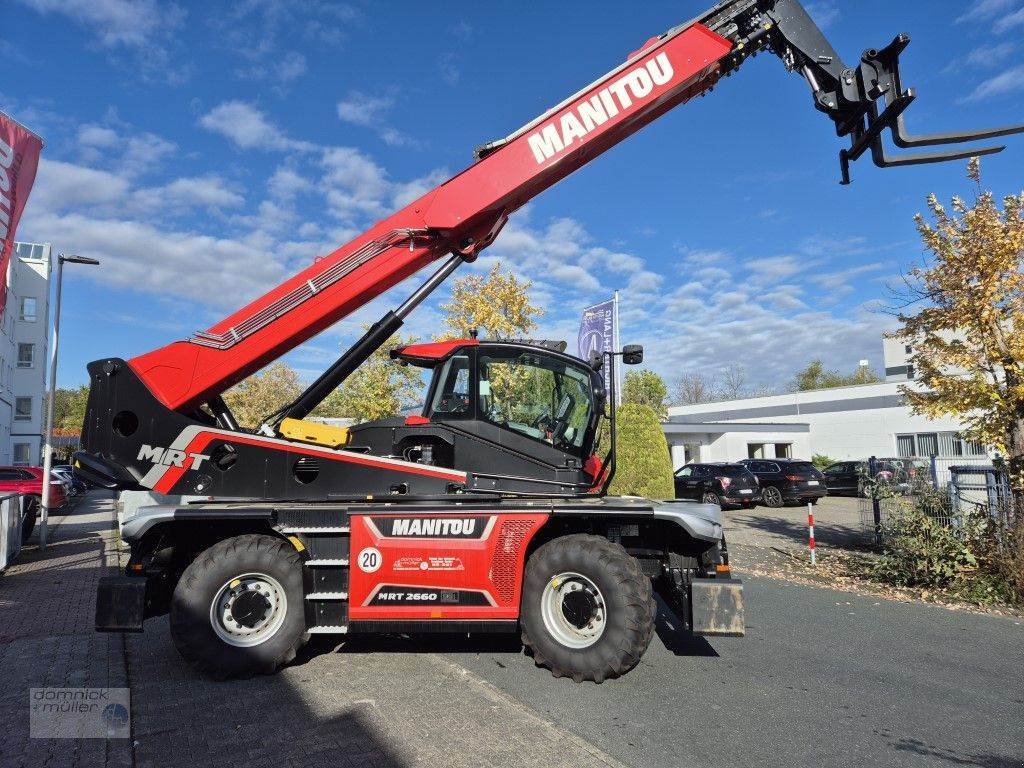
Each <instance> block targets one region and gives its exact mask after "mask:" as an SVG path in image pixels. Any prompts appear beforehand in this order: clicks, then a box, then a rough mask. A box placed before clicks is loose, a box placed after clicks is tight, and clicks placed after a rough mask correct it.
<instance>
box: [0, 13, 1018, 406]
mask: <svg viewBox="0 0 1024 768" xmlns="http://www.w3.org/2000/svg"><path fill="white" fill-rule="evenodd" d="M709 2H710V0H709ZM809 5H810V7H811V11H812V13H813V14H814V15H815V17H816V18H817V19H818V20H819V22H820V23H821V24H822V25H823V26H824V27H825V29H826V31H827V33H828V34H829V35H830V37H831V38H832V39H833V42H834V44H835V46H836V48H837V49H838V50H839V51H840V52H841V54H842V55H843V56H844V58H846V60H847V61H848V62H852V61H856V59H857V57H858V56H859V53H860V51H862V50H863V49H864V48H867V47H876V46H881V45H884V44H885V43H887V42H888V41H889V40H890V39H891V38H892V36H893V35H895V34H896V33H897V32H901V31H906V32H909V33H910V34H911V36H912V37H913V40H914V42H913V44H912V45H911V47H910V49H909V50H908V52H907V54H906V56H905V60H906V64H905V73H906V82H907V84H908V85H913V86H915V87H916V88H917V89H918V91H919V94H920V98H919V101H918V103H917V104H915V105H914V107H913V109H912V112H911V113H910V114H909V121H910V122H911V128H912V129H914V130H917V131H919V132H925V131H938V130H945V129H962V128H972V127H981V126H987V125H995V124H1003V123H1011V122H1022V121H1024V105H1022V101H1024V100H1022V94H1024V44H1022V43H1021V42H1020V40H1021V32H1022V31H1024V0H973V1H969V0H956V1H954V0H933V1H931V2H925V1H924V0H906V1H905V2H900V3H892V2H889V1H883V0H858V2H852V1H847V2H843V1H840V0H834V1H833V2H828V1H825V2H815V3H811V4H809ZM702 10H703V6H701V5H698V4H696V3H692V2H679V1H678V0H676V1H675V2H645V3H624V2H615V3H601V2H592V1H588V2H569V1H565V2H559V3H541V2H537V3H529V4H527V3H522V4H511V3H506V4H493V3H492V4H487V3H472V4H470V3H443V2H438V3H412V2H401V3H394V4H391V5H387V4H385V3H369V2H366V3H362V2H352V3H334V2H325V1H314V2H307V3H292V2H288V1H287V0H242V1H241V2H207V3H189V2H176V3H170V2H163V1H162V0H0V19H2V23H0V57H2V58H3V60H4V61H5V65H6V73H7V74H6V76H5V77H4V78H3V81H2V82H0V108H2V109H4V110H5V111H8V112H10V113H11V114H13V115H14V116H15V117H17V118H19V119H21V120H22V121H23V122H25V123H26V124H27V125H28V126H29V127H31V128H33V129H34V130H36V131H37V132H39V133H40V134H42V135H43V136H44V137H45V138H46V140H47V145H46V147H45V149H44V154H43V158H44V159H43V162H42V165H41V168H40V172H39V176H38V178H37V181H36V187H35V190H34V192H33V194H32V197H31V198H30V200H29V203H28V208H27V210H26V213H25V218H24V219H23V223H22V226H21V228H20V230H19V233H18V234H19V239H24V240H35V241H52V242H53V243H54V245H55V247H56V248H58V249H62V250H65V251H67V252H76V253H80V254H83V255H89V256H94V257H96V258H98V259H100V260H102V262H103V265H102V267H99V268H75V269H73V270H69V271H68V273H67V276H66V283H65V314H64V323H65V324H64V331H63V333H64V336H63V337H62V347H61V353H62V354H61V357H62V359H61V369H60V377H59V379H60V383H61V384H62V385H66V386H67V385H75V384H79V383H84V382H85V381H86V375H85V364H86V363H87V362H88V361H90V360H93V359H96V358H99V357H103V356H107V355H117V356H121V357H129V356H133V355H136V354H139V353H141V352H144V351H147V350H149V349H152V348H155V347H158V346H161V345H163V344H165V343H167V342H169V341H172V340H175V339H179V338H184V337H185V336H187V335H189V334H190V333H192V332H193V331H195V330H201V329H205V328H207V327H209V325H211V324H212V323H213V322H215V321H216V320H218V319H220V318H221V317H223V316H224V315H226V314H228V313H229V312H230V311H232V310H234V309H235V308H237V307H239V306H241V305H242V304H244V303H245V302H246V301H248V300H249V299H251V298H253V297H254V296H256V295H259V294H260V293H262V292H263V291H265V290H267V289H269V288H271V287H272V286H274V285H275V284H277V283H278V282H279V281H280V280H282V279H283V278H285V277H286V276H287V275H289V274H291V273H292V272H294V271H297V270H298V269H299V268H300V267H302V266H304V265H305V264H307V263H309V261H310V260H311V259H312V258H313V257H315V256H317V255H319V254H325V253H328V252H330V251H331V250H333V249H334V248H335V247H337V246H338V245H340V244H342V243H344V242H346V241H347V240H349V239H350V238H351V237H352V236H354V235H355V234H357V233H358V232H360V231H362V230H363V229H365V228H366V227H367V226H368V225H369V224H370V223H372V222H373V221H375V220H377V219H379V218H380V217H382V216H383V215H385V214H386V213H388V212H389V211H390V210H392V209H393V208H395V207H396V206H397V205H399V204H402V203H403V201H408V200H410V199H411V198H412V197H413V196H415V195H416V194H417V193H419V192H422V191H425V190H426V189H429V188H430V187H431V186H433V185H434V184H436V183H438V182H439V181H441V180H443V179H444V178H446V177H447V176H448V175H450V174H453V173H455V172H456V171H458V170H459V169H461V168H462V167H464V166H465V165H467V164H468V163H469V162H470V161H471V158H472V150H473V148H474V147H475V146H477V145H479V144H482V143H484V142H486V141H490V140H493V139H496V138H499V137H502V136H505V135H507V134H508V133H510V132H512V131H513V130H515V129H516V128H518V127H519V126H520V125H522V124H524V123H526V122H528V121H529V120H531V119H532V118H533V117H535V116H536V115H538V114H540V113H541V112H543V111H544V110H546V109H547V108H548V107H550V106H552V105H553V104H555V103H557V102H559V101H561V100H562V99H563V98H565V97H566V96H567V95H569V94H571V93H573V92H575V91H576V90H577V89H578V88H579V87H581V86H582V85H585V84H586V83H588V82H590V81H592V80H593V79H595V78H596V77H597V76H598V75H600V74H602V73H604V72H605V71H607V70H610V69H612V68H613V67H615V66H616V65H617V64H618V63H620V62H621V61H622V60H623V58H624V57H625V56H626V55H627V54H628V53H629V52H630V51H632V50H635V49H636V48H637V47H638V46H639V45H640V44H641V43H642V42H643V41H645V40H646V39H648V38H649V37H651V36H652V35H655V34H657V33H660V32H662V31H664V30H666V29H668V28H669V27H671V26H674V25H675V24H678V23H680V22H682V21H685V20H686V19H687V18H689V17H691V16H693V15H696V14H697V13H698V12H700V11H702ZM1010 144H1011V146H1010V148H1009V149H1008V150H1007V152H1005V153H1004V154H1003V155H1000V156H997V157H996V158H991V159H988V160H987V161H986V162H985V164H984V169H985V177H986V184H987V186H989V187H991V188H993V189H994V190H995V191H996V192H997V193H1000V194H1003V193H1011V192H1019V191H1020V189H1021V185H1022V178H1021V176H1022V174H1021V170H1022V168H1024V141H1021V140H1018V141H1016V142H1014V141H1013V140H1012V139H1011V141H1010ZM840 146H841V144H840V142H839V141H838V140H837V139H836V138H835V136H834V131H833V128H832V125H831V123H830V122H829V121H828V120H827V119H826V118H824V116H821V115H819V114H818V113H817V112H815V111H814V109H813V108H812V106H811V103H810V97H809V92H808V89H807V87H806V85H805V83H804V82H803V80H802V79H801V78H799V77H796V76H794V75H790V74H787V73H786V71H785V70H784V69H783V67H782V65H781V62H779V61H778V60H777V59H776V58H774V57H772V56H768V55H765V56H761V57H759V58H757V59H756V60H754V61H753V62H750V63H748V64H747V65H746V66H745V68H744V69H743V70H742V71H741V72H740V73H739V75H738V76H736V77H734V78H732V79H730V80H727V81H725V82H724V83H723V84H722V85H721V86H720V87H719V88H717V89H716V90H715V92H714V93H713V94H712V95H711V96H710V97H708V98H705V99H701V100H698V101H696V102H694V103H691V104H689V105H684V106H683V107H681V108H679V109H677V110H675V111H674V112H673V113H671V114H669V115H667V116H665V117H663V118H662V119H660V120H659V121H657V122H656V123H655V124H653V125H651V126H650V127H648V128H647V129H645V130H644V131H642V132H641V133H640V134H638V135H636V136H634V137H632V138H631V139H629V140H627V141H626V142H625V143H623V144H622V145H620V146H619V147H617V148H616V149H614V150H612V151H611V152H609V153H608V154H606V155H605V156H603V157H601V158H599V159H597V160H596V161H595V162H593V163H591V165H590V166H588V167H587V168H585V169H583V170H582V171H580V172H579V173H577V174H576V175H575V176H573V177H570V178H569V179H567V180H566V181H564V182H562V183H561V184H560V185H558V186H556V187H555V188H553V189H551V190H549V191H548V192H546V193H545V194H543V195H542V196H541V197H540V198H538V199H537V200H535V201H534V202H533V203H532V204H530V205H529V206H528V207H527V208H526V209H524V210H522V211H521V212H519V213H518V214H517V215H516V216H515V217H514V218H513V220H512V222H510V224H509V226H508V228H507V229H506V231H505V232H504V233H503V235H502V237H501V238H500V239H499V241H498V243H496V244H495V245H494V246H493V247H492V248H491V249H490V250H489V251H488V252H487V254H486V255H487V258H484V259H481V260H480V262H478V264H477V265H476V266H475V268H477V269H485V268H487V267H488V266H489V265H490V263H492V262H493V260H494V259H498V258H500V259H501V260H502V261H503V262H504V263H505V264H507V265H508V266H509V267H511V268H513V269H514V270H515V271H516V272H517V273H519V274H520V275H521V276H523V277H525V278H529V279H531V280H533V282H534V288H533V295H534V298H535V300H536V301H537V302H538V303H541V304H542V305H543V306H545V307H546V309H547V315H546V316H545V317H544V319H543V321H542V329H541V330H542V332H543V334H544V335H546V336H548V337H552V338H574V336H575V333H576V328H577V326H578V316H579V312H580V310H581V309H582V308H583V307H584V306H586V305H587V304H589V303H593V302H596V301H599V300H602V299H604V298H605V297H607V296H608V295H610V294H611V292H612V291H613V290H614V289H619V290H621V291H622V301H623V304H622V319H623V326H624V327H623V336H624V338H625V340H628V341H636V342H641V343H643V344H645V345H646V347H647V350H648V353H647V360H648V364H649V365H650V367H652V368H654V369H655V370H657V371H658V372H660V373H662V374H663V375H664V376H665V377H666V378H667V379H669V380H672V379H676V378H678V377H679V376H680V375H681V374H683V373H686V372H690V371H694V370H699V371H703V372H705V373H707V374H709V375H712V376H713V375H715V373H716V372H717V371H718V370H720V369H721V368H722V367H724V366H726V365H729V364H732V363H736V362H739V363H743V364H745V365H746V367H747V370H748V375H749V378H750V381H751V384H753V385H764V386H775V387H778V386H782V385H784V384H785V382H786V381H788V380H789V379H790V378H791V376H792V373H793V372H794V371H795V370H796V369H798V368H800V367H802V366H803V365H804V364H805V363H806V362H808V361H809V360H811V359H813V358H815V357H820V358H822V359H823V360H825V361H826V363H827V364H829V365H831V366H835V367H840V368H846V369H852V368H853V367H855V366H856V364H857V362H858V360H860V359H862V358H867V359H869V360H871V362H872V364H874V365H875V366H876V367H877V366H880V364H881V360H880V357H881V342H880V338H879V337H880V334H881V332H882V331H883V330H884V329H885V328H887V327H891V325H892V322H893V321H892V319H891V317H890V316H889V315H887V314H886V313H885V312H884V311H880V310H881V308H884V307H885V306H887V305H889V304H890V303H891V292H890V287H891V286H892V285H894V284H895V283H896V282H898V278H899V275H900V274H901V272H903V271H904V270H906V269H907V268H908V267H909V266H911V265H912V264H914V263H915V262H917V261H919V260H920V259H921V257H922V252H921V248H920V245H919V242H918V240H917V236H916V232H915V230H914V224H913V219H912V217H913V215H914V213H916V212H918V211H921V210H922V209H923V208H924V198H925V196H926V195H927V194H928V193H929V192H932V191H934V192H936V193H938V194H939V195H940V197H944V198H946V197H949V196H950V195H951V194H954V193H957V192H960V193H962V194H969V192H970V186H969V184H968V183H967V181H966V179H965V176H964V167H963V164H947V165H944V166H930V167H927V166H926V167H920V168H913V169H896V170H890V171H885V172H883V171H880V170H878V169H875V168H874V167H873V166H871V165H870V164H869V163H867V162H862V163H859V164H858V165H857V166H856V167H855V169H854V175H855V183H854V185H853V186H852V187H840V186H839V185H838V183H837V181H838V164H837V161H836V156H837V153H838V150H839V149H840ZM411 287H412V284H411V283H407V284H406V285H404V286H400V287H399V288H397V289H396V292H395V294H394V295H392V296H385V297H382V298H380V299H378V300H376V301H374V302H373V303H372V304H371V305H369V306H368V307H367V308H365V309H364V310H363V311H361V312H359V313H358V314H357V315H355V316H353V317H351V318H349V319H347V320H345V321H343V322H342V323H340V324H339V325H338V326H336V327H335V328H333V329H331V330H329V331H327V332H325V333H324V334H322V335H321V336H319V337H318V338H316V339H314V340H313V341H312V342H310V343H309V344H307V345H305V346H303V347H302V348H300V349H298V350H296V351H295V352H293V353H292V354H290V355H289V356H288V357H287V358H286V359H287V361H288V362H289V363H291V364H292V365H293V366H294V367H296V368H297V369H298V370H299V371H300V372H301V373H302V375H304V376H305V377H307V378H312V377H313V376H315V375H316V374H317V373H319V371H320V370H322V369H323V368H324V367H326V365H328V364H329V362H330V361H331V360H332V359H333V358H334V357H335V356H336V355H337V354H338V350H339V344H344V342H345V341H346V340H351V339H352V338H353V336H354V334H356V333H357V332H358V330H359V326H360V323H365V322H368V321H371V320H374V319H376V317H377V316H379V315H380V314H381V313H382V312H383V311H384V310H385V309H386V308H388V307H391V306H393V305H394V304H396V303H397V302H398V301H400V300H401V298H403V297H404V296H405V295H406V294H407V293H408V291H409V290H410V289H411ZM445 298H446V295H445V291H443V290H442V291H440V292H439V293H438V295H437V297H436V302H434V303H432V304H429V305H425V306H424V307H423V308H421V310H419V311H418V313H417V314H416V315H414V316H413V317H412V318H411V321H410V323H409V324H408V327H409V329H410V330H412V331H413V332H415V333H417V334H419V335H421V336H424V337H425V336H429V335H430V334H431V333H433V332H436V331H437V330H438V329H439V328H440V315H439V313H438V311H437V303H441V302H443V301H444V300H445Z"/></svg>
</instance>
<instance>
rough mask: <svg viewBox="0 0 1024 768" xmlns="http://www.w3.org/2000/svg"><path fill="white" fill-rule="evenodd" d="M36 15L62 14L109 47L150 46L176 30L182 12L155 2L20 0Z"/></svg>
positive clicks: (122, 0) (148, 0)
mask: <svg viewBox="0 0 1024 768" xmlns="http://www.w3.org/2000/svg"><path fill="white" fill-rule="evenodd" d="M20 1H21V2H22V3H23V4H25V5H27V6H28V7H29V8H32V9H34V10H36V11H38V12H39V13H43V14H50V13H56V14H63V15H64V16H67V17H68V18H70V19H71V20H73V21H75V22H76V23H78V24H81V25H82V26H84V27H88V28H89V29H90V30H92V31H93V32H94V33H95V34H96V36H97V37H98V39H99V41H100V43H102V44H103V45H105V46H108V47H115V46H128V47H133V48H144V47H147V46H151V45H152V44H153V41H154V39H155V38H158V37H163V36H164V35H166V34H167V33H168V32H170V31H173V30H174V29H176V28H177V27H179V26H180V25H181V23H182V21H184V18H185V12H184V11H183V10H182V9H181V8H180V7H179V6H177V5H175V4H173V3H159V2H157V0H20Z"/></svg>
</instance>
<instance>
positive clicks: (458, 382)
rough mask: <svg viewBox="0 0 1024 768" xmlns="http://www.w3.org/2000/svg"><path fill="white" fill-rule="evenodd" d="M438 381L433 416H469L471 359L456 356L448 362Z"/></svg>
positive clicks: (431, 412)
mask: <svg viewBox="0 0 1024 768" xmlns="http://www.w3.org/2000/svg"><path fill="white" fill-rule="evenodd" d="M438 381H439V382H440V384H439V385H438V387H437V389H436V391H435V392H434V399H433V401H431V403H430V414H431V416H448V417H459V416H469V415H470V413H469V411H470V407H469V406H470V392H469V357H467V356H466V355H456V356H454V357H452V358H450V359H449V360H448V361H446V362H445V364H444V368H443V369H442V371H441V374H440V377H439V379H438Z"/></svg>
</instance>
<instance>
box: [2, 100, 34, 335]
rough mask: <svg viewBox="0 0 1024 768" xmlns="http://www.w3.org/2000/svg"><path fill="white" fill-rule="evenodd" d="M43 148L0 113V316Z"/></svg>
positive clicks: (30, 134)
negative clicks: (16, 238)
mask: <svg viewBox="0 0 1024 768" xmlns="http://www.w3.org/2000/svg"><path fill="white" fill-rule="evenodd" d="M42 149H43V141H42V139H40V138H39V137H38V136H36V135H35V134H34V133H32V131H30V130H28V129H27V128H26V127H25V126H23V125H21V124H20V123H18V122H17V121H15V120H14V118H12V117H9V116H8V115H6V114H4V113H3V112H0V317H3V312H4V308H5V307H6V306H7V265H8V264H10V261H11V251H13V250H14V233H15V230H17V228H18V221H19V220H20V219H21V212H22V211H24V210H25V202H26V201H27V200H28V193H29V192H31V191H32V183H33V182H34V181H35V180H36V168H37V167H38V166H39V153H40V152H41V151H42Z"/></svg>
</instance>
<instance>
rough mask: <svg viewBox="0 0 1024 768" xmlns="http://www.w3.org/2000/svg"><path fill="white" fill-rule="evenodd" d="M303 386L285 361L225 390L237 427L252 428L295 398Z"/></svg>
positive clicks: (226, 399)
mask: <svg viewBox="0 0 1024 768" xmlns="http://www.w3.org/2000/svg"><path fill="white" fill-rule="evenodd" d="M303 389H304V387H303V386H302V383H301V382H300V381H299V375H298V374H297V373H296V372H295V371H294V369H293V368H292V367H291V366H290V365H288V364H287V363H280V362H279V363H274V364H273V365H271V366H270V367H268V368H265V369H263V370H262V371H260V372H259V373H254V374H253V375H252V376H250V377H249V378H247V379H245V380H243V381H241V382H239V383H238V384H236V385H235V386H233V387H232V388H231V389H229V390H228V391H227V392H225V393H224V402H226V403H227V405H228V408H230V409H231V411H232V413H234V414H235V418H236V419H238V423H239V425H240V426H242V427H245V428H246V429H255V428H256V427H258V426H259V425H260V424H261V423H262V422H263V419H264V418H266V417H267V416H269V415H270V414H271V413H274V412H275V411H277V410H278V409H279V408H282V407H283V406H285V405H287V404H288V403H290V402H291V401H292V400H294V399H295V398H297V397H298V396H299V395H300V394H301V393H302V390H303Z"/></svg>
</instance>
